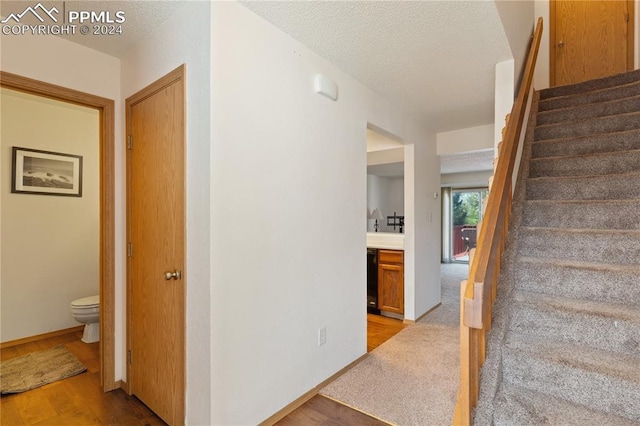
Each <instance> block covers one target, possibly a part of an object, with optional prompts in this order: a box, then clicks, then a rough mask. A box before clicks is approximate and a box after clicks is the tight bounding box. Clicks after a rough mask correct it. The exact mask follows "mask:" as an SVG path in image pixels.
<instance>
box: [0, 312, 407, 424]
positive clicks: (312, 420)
mask: <svg viewBox="0 0 640 426" xmlns="http://www.w3.org/2000/svg"><path fill="white" fill-rule="evenodd" d="M404 327H405V324H403V323H402V321H400V320H396V319H392V318H387V317H382V316H379V315H367V351H368V352H370V351H371V350H373V349H374V348H376V347H378V346H380V345H381V344H382V343H384V342H386V341H387V340H389V339H390V338H391V337H393V336H394V335H396V334H397V333H399V332H400V331H401V330H402V329H403V328H404ZM81 337H82V333H81V332H76V333H69V334H65V335H62V336H56V337H51V338H48V339H44V340H39V341H36V342H29V343H24V344H21V345H18V346H13V347H10V348H5V349H2V350H1V351H0V359H1V360H2V361H6V360H9V359H11V358H15V357H17V356H20V355H25V354H27V353H30V352H36V351H41V350H44V349H48V348H51V347H53V346H56V345H60V344H63V345H65V346H66V347H67V349H69V351H71V352H72V353H73V354H74V355H75V356H76V357H78V359H79V360H80V362H82V363H83V364H84V365H85V366H86V367H87V371H85V372H84V373H82V374H79V375H77V376H74V377H70V378H68V379H64V380H60V381H58V382H54V383H50V384H48V385H45V386H41V387H39V388H36V389H32V390H30V391H27V392H23V393H19V394H15V395H5V396H2V399H0V412H1V416H0V417H1V419H0V424H1V425H2V426H5V425H6V426H20V425H65V426H66V425H83V426H84V425H105V424H112V425H123V424H126V425H132V426H133V425H150V426H152V425H164V424H165V423H164V422H163V421H162V420H161V419H160V418H159V417H157V416H156V415H155V414H154V413H153V412H152V411H151V410H149V409H148V408H147V407H146V406H145V405H144V404H143V403H142V402H140V400H138V399H137V398H136V397H135V396H129V395H127V394H126V393H125V392H124V391H122V389H116V390H114V391H112V392H108V393H104V392H102V390H101V389H100V357H99V353H98V343H90V344H87V343H83V342H82V341H80V339H81ZM278 425H280V426H293V425H296V426H297V425H349V426H365V425H367V426H369V425H370V426H378V425H386V423H384V422H382V421H380V420H377V419H375V418H373V417H370V416H368V415H366V414H363V413H361V412H359V411H356V410H353V409H351V408H349V407H347V406H345V405H342V404H340V403H338V402H335V401H333V400H331V399H328V398H325V397H323V396H320V395H316V396H315V397H313V398H312V399H311V400H309V401H307V402H306V403H305V404H304V405H302V406H301V407H300V408H298V409H297V410H295V411H294V412H293V413H291V414H289V415H288V416H287V417H285V418H284V419H282V420H281V421H280V422H278Z"/></svg>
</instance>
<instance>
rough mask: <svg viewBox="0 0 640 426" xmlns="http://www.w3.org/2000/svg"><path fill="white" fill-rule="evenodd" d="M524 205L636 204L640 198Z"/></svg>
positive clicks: (558, 201) (534, 201)
mask: <svg viewBox="0 0 640 426" xmlns="http://www.w3.org/2000/svg"><path fill="white" fill-rule="evenodd" d="M525 203H526V204H638V203H640V198H622V199H608V200H525Z"/></svg>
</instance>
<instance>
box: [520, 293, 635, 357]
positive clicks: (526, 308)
mask: <svg viewBox="0 0 640 426" xmlns="http://www.w3.org/2000/svg"><path fill="white" fill-rule="evenodd" d="M586 285H589V284H588V283H587V284H586ZM510 318H511V322H510V324H509V331H510V332H513V333H517V334H519V335H522V336H531V337H532V338H535V337H538V338H540V337H542V338H544V340H545V341H546V342H559V343H560V342H562V343H572V344H578V345H584V346H589V347H591V348H596V349H602V350H605V351H609V352H617V353H621V354H629V353H634V354H636V355H640V319H638V318H637V317H636V318H621V317H617V316H614V315H612V314H611V313H595V312H594V313H592V312H587V311H586V310H582V311H578V310H565V309H561V308H558V309H554V308H553V307H552V306H549V305H546V304H543V305H537V304H528V303H526V302H518V303H514V304H513V305H512V306H511V311H510Z"/></svg>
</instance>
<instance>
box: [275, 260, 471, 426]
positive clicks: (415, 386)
mask: <svg viewBox="0 0 640 426" xmlns="http://www.w3.org/2000/svg"><path fill="white" fill-rule="evenodd" d="M468 272H469V265H468V264H461V263H454V264H442V265H441V277H442V278H441V290H442V304H441V305H440V306H439V307H438V308H436V309H434V310H433V311H432V312H430V313H429V314H428V315H426V316H425V317H424V318H422V319H421V320H420V321H418V323H416V324H414V325H410V326H408V327H406V329H404V331H403V332H402V333H398V334H396V335H394V336H393V337H391V338H390V339H389V340H388V341H387V342H386V343H385V344H384V345H382V347H380V348H379V349H378V350H374V351H373V352H372V353H371V354H369V356H368V357H367V358H366V359H364V360H363V361H362V362H361V363H359V364H358V365H356V366H355V367H353V368H352V369H351V370H349V371H348V372H346V373H345V374H343V375H342V376H340V377H339V378H338V379H336V380H335V381H334V382H332V383H331V384H329V385H328V386H327V387H326V388H324V389H322V390H321V391H320V394H319V395H317V396H315V397H314V398H313V399H311V400H310V401H309V402H307V403H306V404H304V405H302V406H301V407H300V408H298V409H297V410H295V411H294V412H292V413H291V414H290V415H289V416H287V417H285V418H284V419H283V420H282V421H280V422H279V423H278V425H295V424H305V425H321V424H348V425H356V426H360V425H384V424H387V423H385V422H384V421H381V420H377V419H376V418H374V417H370V416H369V415H367V414H364V413H371V414H374V415H375V416H376V417H377V418H378V419H385V420H387V421H389V422H391V423H393V424H398V425H400V426H412V425H416V426H421V425H423V424H433V425H435V426H437V425H443V426H444V425H449V424H451V418H452V416H453V407H454V405H455V397H456V395H457V388H458V380H459V378H458V376H457V374H458V362H459V361H458V359H457V351H458V346H459V342H458V340H457V336H458V327H459V325H458V324H459V315H460V281H461V280H463V279H466V278H467V275H468ZM369 325H370V322H369ZM437 341H441V343H442V341H444V342H446V343H445V344H439V345H437V346H438V347H436V346H433V347H432V348H424V345H428V344H429V343H433V342H437ZM425 349H426V350H425ZM441 352H442V353H441ZM425 354H426V355H425ZM446 354H449V355H451V356H446ZM405 356H408V357H409V359H408V360H407V359H403V358H405ZM396 360H397V363H396V362H395V361H396ZM381 368H382V369H383V370H384V369H386V370H391V373H390V374H391V376H394V375H400V374H403V375H406V377H404V378H401V377H395V378H394V377H382V376H384V374H385V371H383V370H381ZM394 369H396V370H395V371H394ZM386 373H389V371H386ZM423 377H433V378H436V379H438V380H437V381H433V382H429V383H410V380H408V379H411V378H413V379H414V380H416V379H417V381H418V382H423V380H422V378H423ZM376 380H377V381H381V382H384V384H381V383H376ZM434 383H435V384H434ZM440 387H442V388H443V389H442V392H440V391H441V389H440ZM439 393H442V394H443V397H441V398H430V399H425V398H424V395H428V394H434V395H437V394H439ZM322 394H329V395H330V396H331V397H333V398H335V399H336V400H340V401H345V403H347V404H348V405H349V406H352V407H358V409H361V410H362V411H363V412H364V413H362V412H360V411H357V410H354V409H352V408H349V407H348V406H347V405H342V404H340V403H338V402H335V401H333V400H331V399H328V398H326V397H324V396H323V395H322ZM423 394H424V395H423ZM421 395H422V396H421ZM394 401H395V402H394ZM397 401H402V403H398V402H397ZM425 401H429V402H428V403H426V402H425ZM327 407H330V409H327ZM327 412H328V413H330V414H329V415H327V414H326V413H327ZM331 413H332V414H333V417H332V415H331ZM398 413H401V414H400V415H399V414H398ZM347 419H348V422H345V421H346V420H347ZM301 422H303V423H301ZM425 422H426V423H425Z"/></svg>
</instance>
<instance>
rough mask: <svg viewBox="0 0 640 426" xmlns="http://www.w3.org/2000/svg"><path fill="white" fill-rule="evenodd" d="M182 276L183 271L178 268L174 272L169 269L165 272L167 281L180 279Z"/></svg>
mask: <svg viewBox="0 0 640 426" xmlns="http://www.w3.org/2000/svg"><path fill="white" fill-rule="evenodd" d="M180 278H182V272H180V271H178V270H177V269H176V270H175V271H173V272H171V271H167V272H165V273H164V279H165V280H167V281H169V280H179V279H180Z"/></svg>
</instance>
